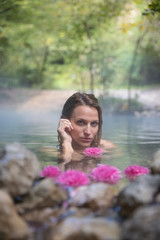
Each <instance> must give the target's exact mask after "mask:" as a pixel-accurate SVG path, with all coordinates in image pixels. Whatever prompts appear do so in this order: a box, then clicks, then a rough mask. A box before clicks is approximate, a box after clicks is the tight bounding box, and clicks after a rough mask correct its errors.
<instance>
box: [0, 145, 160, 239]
mask: <svg viewBox="0 0 160 240" xmlns="http://www.w3.org/2000/svg"><path fill="white" fill-rule="evenodd" d="M40 173H41V167H40V164H39V161H38V159H37V157H36V156H35V154H33V153H32V152H31V151H29V150H28V149H26V148H25V147H24V146H23V145H21V144H19V143H11V144H9V145H7V146H5V148H4V149H3V150H2V151H1V153H0V196H1V197H0V213H1V214H0V239H3V240H73V239H80V240H142V239H145V240H157V239H159V238H160V231H159V221H160V220H159V219H160V151H157V152H156V153H155V155H154V158H153V161H152V163H151V165H150V174H148V175H142V176H139V177H137V178H136V179H135V180H133V181H132V182H130V183H128V184H126V186H125V187H123V188H122V189H118V188H117V186H116V185H112V184H108V183H104V182H92V183H90V184H88V185H86V186H79V187H76V188H75V187H63V186H61V185H59V184H57V183H56V182H55V181H54V180H53V179H51V178H48V177H40Z"/></svg>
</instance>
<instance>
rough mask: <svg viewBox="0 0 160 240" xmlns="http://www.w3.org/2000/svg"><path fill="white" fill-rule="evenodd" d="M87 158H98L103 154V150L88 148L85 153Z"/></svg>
mask: <svg viewBox="0 0 160 240" xmlns="http://www.w3.org/2000/svg"><path fill="white" fill-rule="evenodd" d="M83 153H84V154H85V155H86V156H92V157H97V156H100V155H101V154H102V149H100V148H98V147H95V148H86V149H85V150H84V152H83Z"/></svg>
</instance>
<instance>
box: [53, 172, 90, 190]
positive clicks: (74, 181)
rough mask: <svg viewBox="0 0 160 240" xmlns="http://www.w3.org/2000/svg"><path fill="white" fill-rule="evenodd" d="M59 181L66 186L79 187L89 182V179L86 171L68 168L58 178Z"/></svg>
mask: <svg viewBox="0 0 160 240" xmlns="http://www.w3.org/2000/svg"><path fill="white" fill-rule="evenodd" d="M56 182H57V183H60V184H62V185H64V186H72V187H78V186H82V185H87V184H89V182H90V181H89V179H88V177H87V175H86V174H85V173H84V172H81V171H79V170H67V171H66V172H64V173H62V174H61V175H60V176H59V177H58V178H57V181H56Z"/></svg>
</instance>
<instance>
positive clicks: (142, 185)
mask: <svg viewBox="0 0 160 240" xmlns="http://www.w3.org/2000/svg"><path fill="white" fill-rule="evenodd" d="M159 187H160V176H154V175H143V176H140V177H138V178H137V179H135V180H134V181H133V182H131V183H130V184H129V185H128V186H127V187H126V188H124V189H123V190H122V191H121V192H120V193H119V195H118V197H117V204H118V205H119V206H120V208H121V214H122V216H123V217H128V216H130V215H131V214H132V213H133V211H134V210H135V209H136V208H138V207H140V206H143V205H146V204H150V203H151V202H152V201H153V200H154V197H155V194H156V193H157V192H158V190H159Z"/></svg>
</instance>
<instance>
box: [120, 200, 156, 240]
mask: <svg viewBox="0 0 160 240" xmlns="http://www.w3.org/2000/svg"><path fill="white" fill-rule="evenodd" d="M159 226H160V206H159V205H153V206H147V207H141V208H139V209H137V210H136V211H135V212H134V214H133V216H132V218H131V219H129V220H127V221H126V222H125V223H124V225H123V230H122V240H142V239H145V240H158V239H160V228H159Z"/></svg>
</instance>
